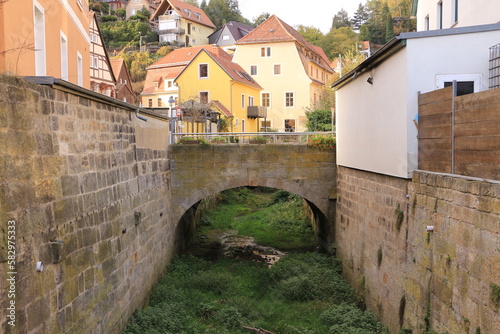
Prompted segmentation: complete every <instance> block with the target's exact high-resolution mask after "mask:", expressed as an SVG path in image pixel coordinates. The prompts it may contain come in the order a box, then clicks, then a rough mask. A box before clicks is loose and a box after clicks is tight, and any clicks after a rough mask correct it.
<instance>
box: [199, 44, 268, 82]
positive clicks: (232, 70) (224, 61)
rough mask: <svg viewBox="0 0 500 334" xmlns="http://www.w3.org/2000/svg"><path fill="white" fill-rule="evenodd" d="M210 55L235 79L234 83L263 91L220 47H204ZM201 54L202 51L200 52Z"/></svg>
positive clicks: (214, 45)
mask: <svg viewBox="0 0 500 334" xmlns="http://www.w3.org/2000/svg"><path fill="white" fill-rule="evenodd" d="M203 51H205V52H206V53H207V54H208V55H210V56H211V57H212V59H213V60H214V61H215V62H216V63H217V64H219V66H220V67H221V68H222V69H223V70H224V71H225V72H226V73H227V74H228V75H229V76H230V77H231V79H233V80H234V81H238V82H241V83H243V84H245V85H249V86H252V87H255V88H257V89H262V87H261V86H260V85H259V84H258V83H257V81H255V80H254V79H253V78H252V77H251V76H250V75H249V74H248V73H247V72H246V71H245V70H244V69H243V68H242V67H241V66H240V65H238V64H236V63H233V61H232V60H233V57H232V56H231V55H230V54H229V53H227V52H226V51H224V50H223V49H221V48H220V47H219V46H218V45H216V44H213V45H208V46H207V45H205V46H204V47H203ZM200 52H201V51H200Z"/></svg>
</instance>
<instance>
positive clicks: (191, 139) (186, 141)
mask: <svg viewBox="0 0 500 334" xmlns="http://www.w3.org/2000/svg"><path fill="white" fill-rule="evenodd" d="M193 143H197V144H201V145H208V143H207V141H206V140H205V139H203V138H194V137H182V138H181V139H179V140H178V141H177V144H193Z"/></svg>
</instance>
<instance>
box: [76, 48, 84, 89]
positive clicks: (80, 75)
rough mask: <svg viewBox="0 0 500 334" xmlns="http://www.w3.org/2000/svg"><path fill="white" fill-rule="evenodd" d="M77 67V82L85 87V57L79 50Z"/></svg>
mask: <svg viewBox="0 0 500 334" xmlns="http://www.w3.org/2000/svg"><path fill="white" fill-rule="evenodd" d="M76 68H77V72H78V73H77V74H78V78H77V82H78V86H82V87H83V57H82V54H81V53H80V52H78V51H76Z"/></svg>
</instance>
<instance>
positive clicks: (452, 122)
mask: <svg viewBox="0 0 500 334" xmlns="http://www.w3.org/2000/svg"><path fill="white" fill-rule="evenodd" d="M456 96H457V81H456V80H453V94H452V96H451V174H455V97H456Z"/></svg>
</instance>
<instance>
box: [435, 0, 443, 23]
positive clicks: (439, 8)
mask: <svg viewBox="0 0 500 334" xmlns="http://www.w3.org/2000/svg"><path fill="white" fill-rule="evenodd" d="M436 12H437V13H436V14H437V20H436V21H437V22H436V28H437V29H443V1H442V0H441V1H439V2H438V3H437V8H436Z"/></svg>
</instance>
